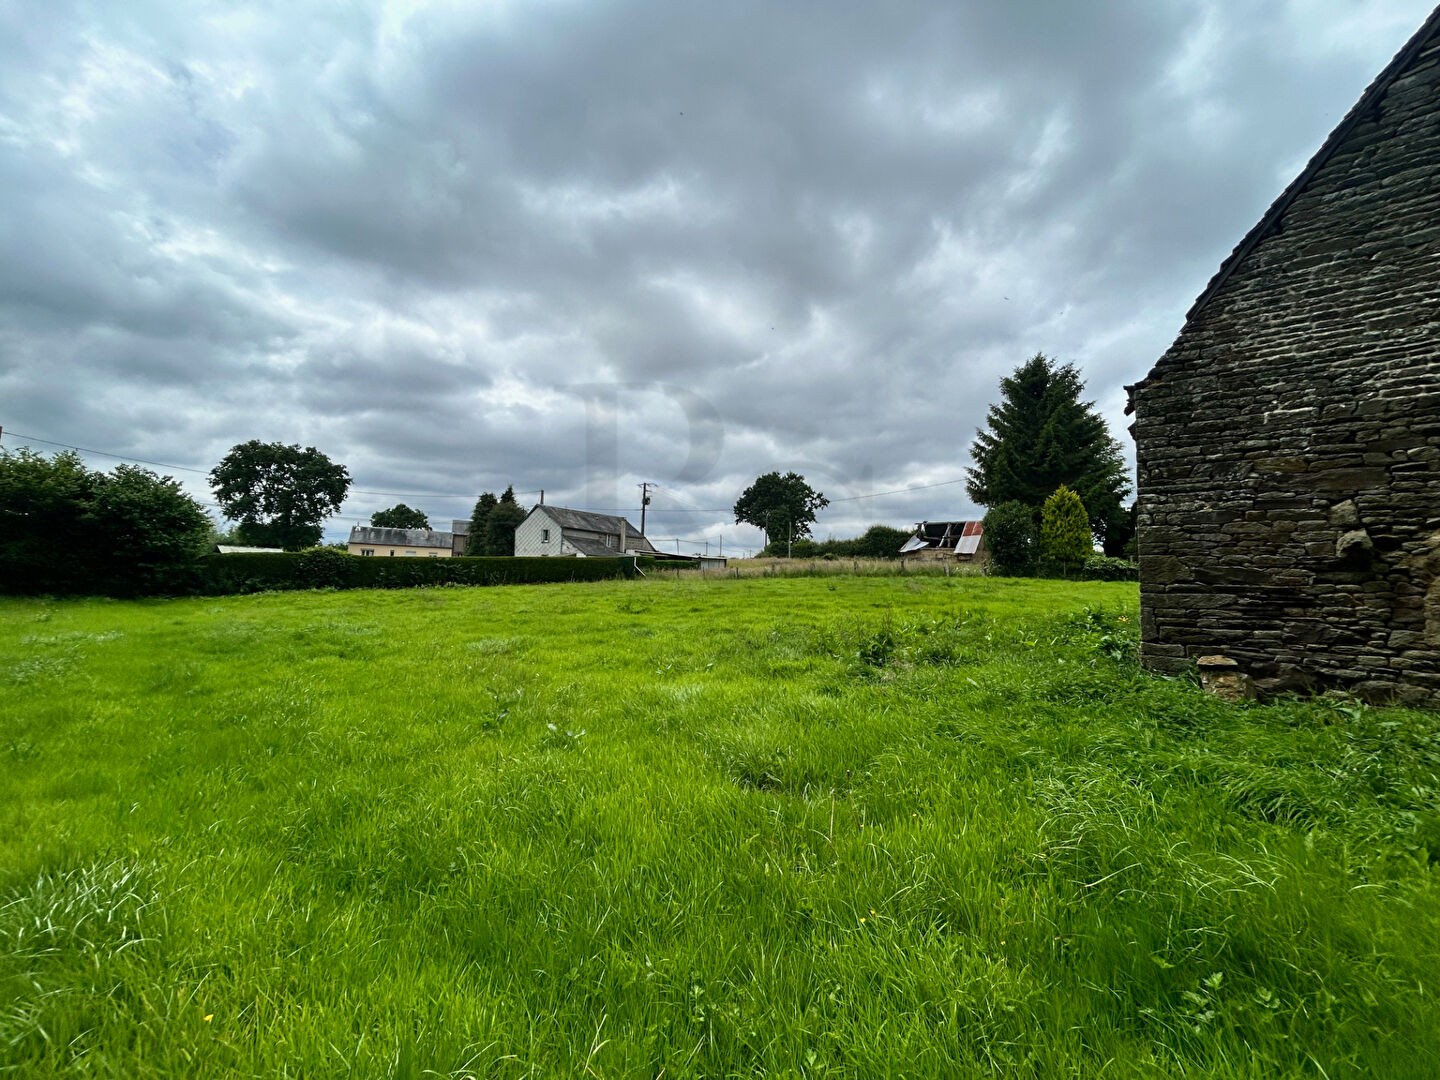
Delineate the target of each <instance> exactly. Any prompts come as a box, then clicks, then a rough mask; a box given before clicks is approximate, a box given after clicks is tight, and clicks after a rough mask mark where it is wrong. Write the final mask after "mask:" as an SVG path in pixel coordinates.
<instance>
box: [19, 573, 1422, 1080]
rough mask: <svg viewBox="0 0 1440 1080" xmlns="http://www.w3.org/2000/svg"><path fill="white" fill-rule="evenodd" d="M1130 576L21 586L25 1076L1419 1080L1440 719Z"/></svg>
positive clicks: (21, 984)
mask: <svg viewBox="0 0 1440 1080" xmlns="http://www.w3.org/2000/svg"><path fill="white" fill-rule="evenodd" d="M1134 605H1135V596H1134V588H1133V586H1127V585H1110V584H1076V583H1070V584H1066V583H1055V582H1032V581H1001V580H993V579H986V578H975V577H965V578H958V577H952V578H945V577H943V576H941V577H935V576H925V577H918V576H908V575H907V576H906V577H904V578H900V577H865V576H853V575H852V576H845V577H833V578H826V577H815V578H793V579H791V578H775V579H763V578H762V579H752V580H734V579H715V578H704V579H698V580H697V579H694V578H685V579H682V580H680V581H675V580H670V579H662V580H651V581H647V582H615V583H597V584H591V585H575V586H538V587H515V588H506V589H477V590H464V589H435V590H422V591H416V592H411V593H380V592H370V593H363V592H362V593H333V594H327V593H310V594H286V595H262V596H255V597H245V598H228V599H222V600H194V601H177V602H167V603H159V602H153V603H116V602H100V601H97V602H75V603H47V602H42V601H34V602H19V601H6V602H3V603H0V763H3V768H0V1068H3V1069H7V1070H9V1071H10V1072H12V1073H14V1074H17V1075H37V1076H41V1075H85V1076H117V1077H118V1076H126V1077H144V1076H173V1075H218V1076H280V1075H288V1076H336V1075H353V1076H366V1077H369V1076H382V1077H419V1076H437V1075H438V1076H456V1077H459V1076H477V1077H478V1076H497V1077H521V1076H583V1075H593V1076H648V1077H654V1076H659V1075H664V1076H666V1077H681V1076H739V1075H746V1076H749V1075H774V1076H866V1077H868V1076H896V1077H899V1076H907V1077H930V1076H981V1075H999V1076H1021V1077H1024V1076H1033V1077H1041V1076H1044V1077H1051V1076H1076V1077H1081V1076H1086V1077H1088V1076H1099V1075H1105V1076H1145V1077H1150V1076H1193V1075H1207V1076H1222V1077H1226V1076H1228V1077H1275V1076H1295V1077H1300V1076H1329V1077H1340V1076H1386V1077H1429V1076H1434V1075H1437V1074H1440V1008H1437V1001H1436V995H1435V989H1434V985H1433V984H1434V980H1435V972H1437V971H1440V896H1437V890H1436V884H1437V878H1436V864H1437V861H1440V817H1437V814H1436V809H1435V807H1436V793H1437V790H1440V718H1437V717H1436V716H1435V715H1434V714H1430V713H1421V712H1413V711H1403V710H1375V709H1368V708H1364V707H1361V706H1358V705H1353V704H1350V703H1347V702H1339V701H1330V702H1313V703H1301V702H1282V703H1279V704H1274V705H1268V706H1239V705H1229V704H1225V703H1222V702H1219V701H1216V700H1215V699H1213V698H1210V697H1208V696H1206V695H1204V694H1202V693H1201V692H1200V691H1199V690H1198V689H1197V688H1195V687H1194V686H1192V685H1191V684H1189V683H1187V682H1184V681H1167V680H1158V679H1155V678H1152V677H1149V676H1147V675H1145V674H1143V673H1141V672H1140V671H1139V670H1137V668H1136V667H1135V666H1134V663H1133V647H1134V632H1133V629H1134V626H1135V622H1134Z"/></svg>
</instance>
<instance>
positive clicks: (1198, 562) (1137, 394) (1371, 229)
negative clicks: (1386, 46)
mask: <svg viewBox="0 0 1440 1080" xmlns="http://www.w3.org/2000/svg"><path fill="white" fill-rule="evenodd" d="M1130 389H1131V406H1132V408H1133V410H1134V413H1135V424H1134V427H1133V428H1132V429H1131V430H1132V432H1133V433H1134V435H1135V440H1136V451H1137V460H1138V464H1139V476H1138V480H1139V483H1138V496H1139V508H1138V527H1139V532H1138V535H1137V548H1138V552H1139V559H1140V592H1141V624H1142V640H1143V643H1142V657H1143V660H1144V662H1145V663H1146V665H1147V666H1149V667H1150V668H1152V669H1153V670H1157V671H1161V672H1172V673H1173V672H1179V671H1182V670H1184V669H1186V668H1187V667H1189V666H1190V665H1192V664H1195V663H1196V662H1197V661H1201V660H1202V658H1208V657H1224V658H1228V662H1227V661H1222V660H1214V661H1207V663H1211V664H1215V665H1222V664H1223V665H1224V666H1227V667H1229V668H1230V670H1231V671H1232V672H1234V673H1236V674H1238V675H1239V676H1240V677H1241V678H1242V679H1245V680H1248V684H1249V685H1250V686H1252V687H1254V688H1255V689H1256V690H1258V691H1259V692H1261V693H1265V692H1275V691H1284V690H1290V689H1295V690H1302V691H1317V690H1324V689H1330V688H1337V689H1345V690H1348V691H1350V692H1353V693H1356V694H1357V695H1359V696H1361V697H1364V698H1367V699H1371V700H1397V699H1398V700H1401V701H1411V702H1419V703H1427V704H1432V705H1435V704H1440V9H1437V10H1436V11H1435V13H1433V14H1432V15H1431V16H1430V18H1429V19H1427V20H1426V22H1425V24H1424V25H1423V26H1422V27H1421V28H1420V30H1419V32H1418V33H1417V34H1416V35H1415V36H1414V37H1413V38H1412V39H1411V41H1410V42H1409V43H1408V44H1407V45H1406V46H1405V48H1403V49H1402V50H1401V51H1400V53H1399V54H1397V56H1396V57H1395V58H1394V60H1392V61H1391V63H1390V65H1389V66H1388V67H1387V68H1386V69H1385V70H1384V71H1383V72H1382V73H1381V74H1380V76H1379V77H1378V78H1377V79H1376V80H1375V82H1374V83H1372V84H1371V86H1370V88H1369V89H1368V90H1367V91H1366V92H1365V94H1364V96H1363V97H1362V98H1361V100H1360V102H1359V103H1358V104H1357V105H1356V106H1355V108H1354V109H1352V110H1351V112H1350V113H1349V114H1348V115H1347V116H1346V117H1345V119H1344V120H1343V121H1342V122H1341V123H1340V126H1339V127H1338V128H1337V129H1336V130H1335V132H1334V133H1333V134H1332V135H1331V136H1330V138H1329V139H1328V140H1327V141H1326V143H1325V145H1324V146H1322V147H1321V149H1320V150H1319V152H1318V153H1317V154H1316V155H1315V157H1314V158H1313V159H1312V160H1311V161H1310V163H1309V165H1308V166H1307V167H1306V168H1305V170H1304V171H1303V172H1302V173H1301V174H1300V176H1299V177H1298V178H1297V179H1296V180H1295V181H1294V182H1293V183H1292V184H1291V185H1290V187H1288V188H1287V189H1286V190H1285V192H1284V193H1283V194H1282V195H1281V196H1280V198H1279V199H1278V200H1276V202H1275V203H1274V205H1272V206H1271V208H1270V209H1269V211H1267V213H1266V214H1265V216H1264V217H1263V218H1262V219H1261V220H1260V222H1259V223H1258V224H1257V225H1256V226H1255V228H1254V229H1252V230H1251V231H1250V233H1249V234H1248V235H1247V236H1246V237H1245V238H1244V239H1243V240H1242V241H1241V243H1240V244H1239V246H1238V247H1237V248H1236V249H1235V251H1234V252H1233V253H1232V254H1231V256H1230V257H1229V258H1228V259H1227V260H1226V261H1225V263H1224V264H1223V265H1222V266H1221V268H1220V270H1219V272H1218V273H1217V274H1216V275H1215V277H1214V278H1213V279H1212V280H1211V282H1210V284H1209V286H1208V287H1207V288H1206V290H1205V291H1204V293H1202V294H1201V296H1200V298H1199V299H1198V300H1197V301H1196V302H1195V304H1194V306H1193V307H1192V308H1191V309H1190V312H1189V314H1188V315H1187V318H1186V322H1185V325H1184V327H1183V329H1182V330H1181V332H1180V335H1179V337H1178V338H1177V339H1176V341H1175V343H1174V345H1172V346H1171V348H1170V349H1169V351H1168V352H1166V353H1165V355H1164V356H1162V357H1161V358H1160V360H1159V361H1158V362H1157V363H1156V365H1155V367H1154V368H1153V369H1152V370H1151V372H1150V373H1149V374H1148V375H1147V376H1146V377H1145V379H1143V380H1142V381H1141V382H1139V383H1137V384H1136V385H1135V386H1134V387H1131V388H1130ZM1202 666H1204V665H1202Z"/></svg>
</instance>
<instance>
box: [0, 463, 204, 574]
mask: <svg viewBox="0 0 1440 1080" xmlns="http://www.w3.org/2000/svg"><path fill="white" fill-rule="evenodd" d="M0 522H3V527H0V583H3V584H0V591H3V592H10V593H22V594H30V595H35V594H42V593H54V594H70V595H73V594H83V593H89V594H92V595H106V596H150V595H157V594H166V593H172V594H173V593H181V592H188V591H190V590H191V589H192V588H193V585H194V581H193V567H194V563H195V560H196V558H197V557H198V556H199V555H200V552H201V550H202V548H203V546H204V545H205V544H206V543H207V541H208V539H209V536H210V531H211V529H212V527H213V525H212V522H211V521H210V518H209V516H208V515H207V514H206V513H205V511H204V510H203V509H202V508H201V507H200V504H199V503H197V502H196V501H195V500H194V499H192V498H191V497H190V496H189V495H187V494H185V492H184V491H183V490H182V489H181V487H180V485H179V484H178V483H177V482H176V481H175V480H173V479H171V478H170V477H162V476H157V475H156V474H154V473H152V472H150V471H149V470H148V469H141V468H137V467H135V466H133V465H118V466H116V467H115V470H114V471H113V472H111V473H103V472H91V471H90V470H88V469H87V468H85V465H84V463H83V462H82V461H81V460H80V458H79V456H78V455H77V454H74V453H71V452H68V451H67V452H66V453H63V454H56V455H55V456H54V457H46V456H44V455H43V454H37V453H35V452H34V451H32V450H28V449H20V450H15V451H0Z"/></svg>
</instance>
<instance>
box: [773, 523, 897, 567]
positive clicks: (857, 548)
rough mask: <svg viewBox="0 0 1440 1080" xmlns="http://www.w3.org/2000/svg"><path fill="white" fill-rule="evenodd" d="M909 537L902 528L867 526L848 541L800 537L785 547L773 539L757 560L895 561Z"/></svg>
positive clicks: (783, 542) (783, 543) (781, 542)
mask: <svg viewBox="0 0 1440 1080" xmlns="http://www.w3.org/2000/svg"><path fill="white" fill-rule="evenodd" d="M909 538H910V534H909V532H907V531H906V530H904V529H896V528H892V527H891V526H889V525H871V526H870V528H868V529H866V530H865V531H864V533H862V534H861V535H859V536H857V537H854V538H853V539H850V540H811V539H808V538H801V539H798V540H796V541H795V542H794V544H788V543H787V542H786V541H784V540H776V541H774V542H773V543H771V544H770V545H769V546H768V547H765V548H764V549H762V550H761V552H760V557H761V558H767V559H783V558H786V557H787V554H788V556H789V557H790V558H795V559H898V558H899V557H900V547H901V545H902V544H904V543H905V541H906V540H908V539H909Z"/></svg>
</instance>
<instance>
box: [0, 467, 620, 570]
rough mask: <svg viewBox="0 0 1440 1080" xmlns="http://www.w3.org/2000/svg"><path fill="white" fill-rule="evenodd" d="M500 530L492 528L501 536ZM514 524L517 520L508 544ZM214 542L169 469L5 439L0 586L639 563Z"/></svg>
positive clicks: (0, 473)
mask: <svg viewBox="0 0 1440 1080" xmlns="http://www.w3.org/2000/svg"><path fill="white" fill-rule="evenodd" d="M506 495H507V496H508V499H507V498H506V497H504V496H502V497H501V498H500V499H496V500H495V504H496V505H495V509H496V510H497V511H498V512H499V513H498V517H499V519H500V521H501V522H504V521H505V520H506V518H507V516H508V517H509V518H512V519H513V518H514V516H515V515H514V510H508V511H507V510H506V508H507V507H510V508H515V509H518V507H516V505H515V501H514V495H513V494H511V493H510V492H507V493H506ZM491 498H492V499H493V498H494V496H491ZM521 516H522V517H523V513H522V514H521ZM272 525H273V523H267V522H258V523H257V522H252V523H251V526H252V527H251V529H250V530H248V531H247V532H246V533H245V535H244V537H243V539H254V538H256V528H257V526H258V528H260V529H261V530H263V529H264V528H267V527H271V526H272ZM283 527H284V528H287V529H290V530H291V531H290V532H289V533H287V534H286V535H287V537H288V538H290V539H292V540H294V539H296V538H308V539H312V540H313V539H318V536H313V535H312V534H311V533H309V532H304V533H302V532H301V530H303V529H305V528H307V526H305V525H304V524H303V522H298V521H290V522H287V523H285V524H284V526H283ZM501 527H502V528H503V525H502V526H501ZM497 531H498V530H493V529H487V530H485V531H484V534H485V535H488V536H490V537H491V538H494V537H495V536H496V534H497ZM513 534H514V527H513V525H511V526H510V536H511V541H510V542H511V544H513ZM267 538H269V537H268V536H267ZM276 538H277V539H278V537H276ZM214 542H215V532H214V523H213V522H212V521H211V519H210V516H209V514H207V513H206V512H205V509H204V507H203V506H201V505H200V503H198V502H197V501H195V499H193V498H191V496H189V495H187V494H186V493H185V491H184V490H183V489H182V488H181V487H180V485H179V483H178V482H177V481H175V480H173V479H171V478H169V477H162V476H157V475H156V474H155V473H153V472H150V471H149V470H148V469H142V468H137V467H135V466H132V465H118V466H116V467H115V469H114V470H113V471H112V472H109V473H106V472H98V471H94V470H91V469H88V468H86V466H85V464H84V462H83V461H82V460H81V459H80V457H79V455H78V454H75V453H73V452H71V451H66V452H64V453H61V454H56V455H55V456H53V457H47V456H45V455H43V454H38V453H35V452H34V451H32V450H29V449H24V448H22V449H18V450H0V593H8V594H11V595H25V596H114V597H121V598H131V597H141V596H219V595H229V594H233V593H250V592H261V591H272V590H285V589H317V588H333V589H360V588H381V589H383V588H413V587H416V586H423V585H502V584H506V585H508V584H523V583H532V582H547V581H594V580H599V579H602V578H611V577H618V576H621V575H623V574H625V573H628V572H632V564H631V562H630V561H629V560H625V559H516V558H514V557H512V556H511V555H510V554H509V550H508V549H507V551H506V552H505V553H504V557H500V558H460V559H362V558H358V557H356V556H353V555H348V554H346V553H345V552H343V551H336V550H334V549H332V548H318V547H316V548H309V549H307V550H302V551H287V552H283V553H275V554H231V555H217V554H211V550H212V548H213V546H214Z"/></svg>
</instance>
